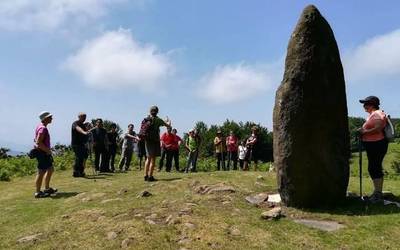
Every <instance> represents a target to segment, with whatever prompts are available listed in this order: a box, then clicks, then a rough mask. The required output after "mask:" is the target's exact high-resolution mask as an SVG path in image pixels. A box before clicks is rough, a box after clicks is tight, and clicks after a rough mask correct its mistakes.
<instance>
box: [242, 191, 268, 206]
mask: <svg viewBox="0 0 400 250" xmlns="http://www.w3.org/2000/svg"><path fill="white" fill-rule="evenodd" d="M245 199H246V201H247V202H248V203H250V204H253V205H256V206H258V205H260V204H261V203H263V202H266V201H267V200H268V193H259V194H256V195H250V196H247V197H246V198H245Z"/></svg>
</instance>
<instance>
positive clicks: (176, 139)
mask: <svg viewBox="0 0 400 250" xmlns="http://www.w3.org/2000/svg"><path fill="white" fill-rule="evenodd" d="M180 141H182V139H181V138H180V137H179V136H178V135H175V136H174V142H173V143H172V146H171V149H172V150H179V142H180Z"/></svg>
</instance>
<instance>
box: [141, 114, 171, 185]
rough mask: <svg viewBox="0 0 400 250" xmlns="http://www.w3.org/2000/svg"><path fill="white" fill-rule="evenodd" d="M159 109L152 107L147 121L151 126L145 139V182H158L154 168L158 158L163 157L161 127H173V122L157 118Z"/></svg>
mask: <svg viewBox="0 0 400 250" xmlns="http://www.w3.org/2000/svg"><path fill="white" fill-rule="evenodd" d="M157 114H158V107H157V106H152V107H151V108H150V115H149V116H148V117H147V119H149V120H151V125H150V127H149V129H148V134H147V136H146V138H145V148H146V156H147V159H146V163H145V165H144V169H145V174H146V175H145V176H144V180H145V181H156V179H155V178H154V177H153V172H154V167H155V161H156V157H157V156H160V155H161V148H160V127H162V126H165V127H167V128H169V127H171V121H170V120H169V119H168V117H167V119H166V120H165V121H164V120H163V119H161V118H159V117H158V116H157Z"/></svg>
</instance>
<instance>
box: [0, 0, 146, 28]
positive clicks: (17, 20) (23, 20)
mask: <svg viewBox="0 0 400 250" xmlns="http://www.w3.org/2000/svg"><path fill="white" fill-rule="evenodd" d="M126 1H127V0H1V1H0V28H2V29H6V30H12V31H14V30H41V31H49V30H54V29H57V28H59V27H61V26H62V25H64V24H67V23H68V24H70V25H71V24H78V25H79V24H82V23H85V22H87V21H89V20H93V19H96V18H98V17H101V16H103V15H105V14H106V13H107V9H108V8H109V7H110V6H111V5H112V4H117V3H120V2H126ZM142 1H144V0H135V2H142Z"/></svg>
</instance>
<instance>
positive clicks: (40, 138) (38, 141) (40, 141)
mask: <svg viewBox="0 0 400 250" xmlns="http://www.w3.org/2000/svg"><path fill="white" fill-rule="evenodd" d="M36 144H37V148H39V149H40V150H42V151H44V152H45V153H47V154H49V155H51V149H50V148H48V147H47V146H46V145H44V133H43V132H41V133H39V134H38V137H37V138H36Z"/></svg>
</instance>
